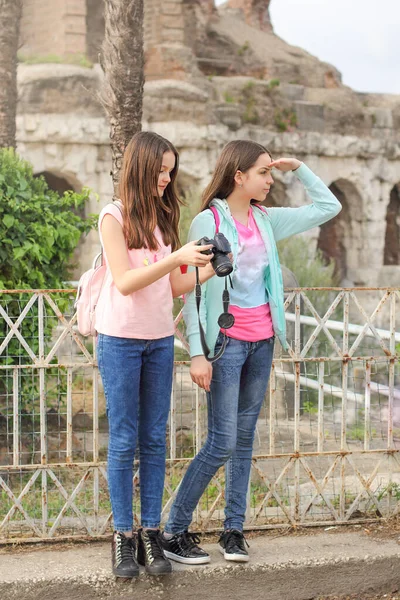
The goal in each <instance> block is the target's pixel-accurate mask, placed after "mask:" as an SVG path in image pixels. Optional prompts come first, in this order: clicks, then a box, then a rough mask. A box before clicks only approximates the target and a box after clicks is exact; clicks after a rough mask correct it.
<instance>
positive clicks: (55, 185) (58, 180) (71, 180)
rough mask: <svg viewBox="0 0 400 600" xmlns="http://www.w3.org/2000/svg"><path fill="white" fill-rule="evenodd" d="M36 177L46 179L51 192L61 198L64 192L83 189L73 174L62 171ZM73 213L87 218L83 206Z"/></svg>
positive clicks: (43, 172)
mask: <svg viewBox="0 0 400 600" xmlns="http://www.w3.org/2000/svg"><path fill="white" fill-rule="evenodd" d="M34 176H35V177H40V176H42V177H43V178H44V179H45V181H46V183H47V185H48V186H49V188H50V189H51V190H54V191H55V192H57V193H58V194H60V195H61V196H62V195H63V194H64V192H69V191H72V192H80V191H81V190H82V187H83V186H82V184H81V183H80V181H79V180H78V179H77V178H76V177H75V175H73V174H72V173H63V172H61V171H56V170H51V171H50V170H49V171H41V172H40V173H35V174H34ZM73 212H75V214H77V215H79V216H80V217H85V214H86V211H85V206H81V207H80V208H78V209H75V208H74V209H73ZM81 243H82V242H81Z"/></svg>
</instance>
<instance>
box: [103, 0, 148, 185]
mask: <svg viewBox="0 0 400 600" xmlns="http://www.w3.org/2000/svg"><path fill="white" fill-rule="evenodd" d="M104 9H105V10H104V17H105V37H104V42H103V45H102V67H103V70H104V73H105V80H104V87H103V90H102V101H103V104H104V107H105V109H106V112H107V114H108V118H109V121H110V138H111V151H112V171H111V175H112V179H113V184H114V193H115V194H117V185H118V178H119V171H120V168H121V163H122V155H123V153H124V150H125V147H126V145H127V143H128V142H129V140H130V139H131V138H132V136H133V135H134V134H135V133H136V132H138V131H140V129H141V121H142V99H143V85H144V51H143V12H144V9H143V0H105V5H104Z"/></svg>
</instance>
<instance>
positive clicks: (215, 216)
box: [208, 206, 220, 233]
mask: <svg viewBox="0 0 400 600" xmlns="http://www.w3.org/2000/svg"><path fill="white" fill-rule="evenodd" d="M208 208H209V209H210V210H211V212H212V214H213V215H214V219H215V233H218V231H219V224H220V218H219V214H218V211H217V209H216V208H215V206H209V207H208Z"/></svg>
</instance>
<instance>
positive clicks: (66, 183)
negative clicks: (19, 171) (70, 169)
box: [35, 170, 82, 194]
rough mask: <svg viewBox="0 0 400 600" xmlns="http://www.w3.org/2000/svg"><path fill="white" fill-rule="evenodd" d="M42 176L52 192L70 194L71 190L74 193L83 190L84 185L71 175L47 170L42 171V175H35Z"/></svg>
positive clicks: (36, 175)
mask: <svg viewBox="0 0 400 600" xmlns="http://www.w3.org/2000/svg"><path fill="white" fill-rule="evenodd" d="M40 176H42V177H44V179H45V180H46V183H47V185H48V186H49V188H50V189H51V190H54V191H55V192H58V193H59V194H63V193H64V192H68V191H70V190H72V191H73V192H78V191H80V190H81V189H82V185H81V184H80V183H79V181H78V179H76V177H74V176H73V175H71V174H65V173H61V172H59V171H47V170H46V171H41V172H40V173H35V177H40Z"/></svg>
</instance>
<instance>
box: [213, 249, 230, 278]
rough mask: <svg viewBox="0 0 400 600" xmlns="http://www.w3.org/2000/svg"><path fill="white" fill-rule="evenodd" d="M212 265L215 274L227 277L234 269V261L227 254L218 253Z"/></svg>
mask: <svg viewBox="0 0 400 600" xmlns="http://www.w3.org/2000/svg"><path fill="white" fill-rule="evenodd" d="M212 265H213V267H214V271H215V274H216V275H218V277H226V276H227V275H230V274H231V273H232V271H233V266H232V263H231V261H230V260H229V258H228V257H227V256H226V254H219V253H218V254H216V255H215V258H214V259H213V260H212Z"/></svg>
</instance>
